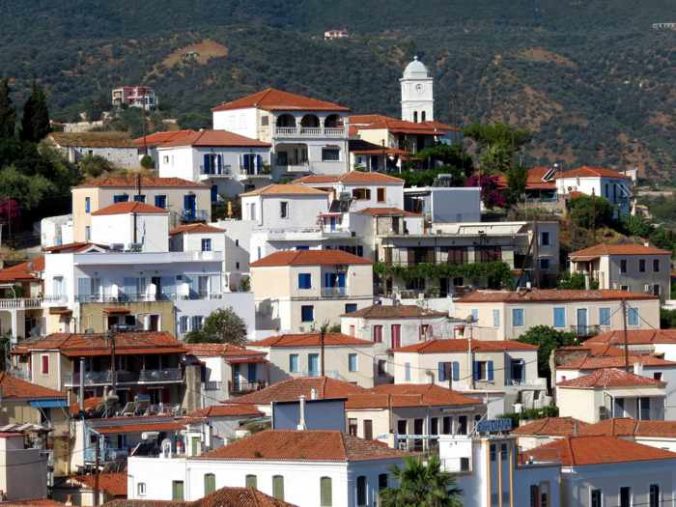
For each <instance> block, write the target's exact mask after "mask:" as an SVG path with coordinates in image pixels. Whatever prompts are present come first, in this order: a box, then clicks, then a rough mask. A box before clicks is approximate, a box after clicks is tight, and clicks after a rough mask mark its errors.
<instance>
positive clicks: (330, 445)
mask: <svg viewBox="0 0 676 507" xmlns="http://www.w3.org/2000/svg"><path fill="white" fill-rule="evenodd" d="M408 455H410V454H409V453H405V452H402V451H398V450H395V449H390V448H389V447H388V446H387V444H385V443H383V442H378V441H376V440H364V439H361V438H357V437H353V436H351V435H346V434H345V433H341V432H340V431H330V430H304V431H293V430H266V431H261V432H260V433H255V434H253V435H251V436H250V437H247V438H244V439H242V440H238V441H236V442H234V443H232V444H229V445H226V446H223V447H219V448H218V449H215V450H213V451H211V452H207V453H206V454H203V455H202V456H200V457H199V458H198V459H208V460H213V459H216V460H247V461H250V460H255V461H259V460H265V461H338V462H351V461H370V460H380V459H396V458H403V457H404V456H408Z"/></svg>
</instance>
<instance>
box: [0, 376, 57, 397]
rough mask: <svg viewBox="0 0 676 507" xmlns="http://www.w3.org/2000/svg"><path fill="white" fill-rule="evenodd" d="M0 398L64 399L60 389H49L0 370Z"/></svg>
mask: <svg viewBox="0 0 676 507" xmlns="http://www.w3.org/2000/svg"><path fill="white" fill-rule="evenodd" d="M0 398H2V399H6V400H10V399H11V400H38V399H64V400H65V399H66V394H65V393H62V392H61V391H56V390H54V389H49V388H47V387H43V386H40V385H37V384H33V383H32V382H27V381H25V380H21V379H19V378H16V377H14V376H12V375H10V374H9V373H6V372H0Z"/></svg>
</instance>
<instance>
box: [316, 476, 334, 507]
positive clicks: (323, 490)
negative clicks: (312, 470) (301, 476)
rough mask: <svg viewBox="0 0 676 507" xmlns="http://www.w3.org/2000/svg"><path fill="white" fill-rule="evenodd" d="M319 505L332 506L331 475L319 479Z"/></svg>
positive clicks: (323, 506)
mask: <svg viewBox="0 0 676 507" xmlns="http://www.w3.org/2000/svg"><path fill="white" fill-rule="evenodd" d="M319 505H320V506H321V507H331V506H332V505H333V492H332V490H331V477H322V478H321V479H319Z"/></svg>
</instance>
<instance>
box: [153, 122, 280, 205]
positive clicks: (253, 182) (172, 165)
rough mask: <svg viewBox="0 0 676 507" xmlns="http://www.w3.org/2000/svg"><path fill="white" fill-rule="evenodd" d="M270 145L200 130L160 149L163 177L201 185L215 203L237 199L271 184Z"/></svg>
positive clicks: (234, 135)
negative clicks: (219, 199)
mask: <svg viewBox="0 0 676 507" xmlns="http://www.w3.org/2000/svg"><path fill="white" fill-rule="evenodd" d="M270 148H271V145H270V143H266V142H263V141H259V140H257V139H250V138H248V137H244V136H242V135H239V134H235V133H233V132H227V131H225V130H200V131H199V132H194V133H192V134H188V135H184V136H179V137H177V138H176V139H174V140H172V141H167V142H165V143H163V144H161V145H159V146H158V147H157V158H158V169H159V175H160V176H161V177H176V178H182V179H185V180H191V181H199V182H202V183H205V184H207V185H209V187H210V188H211V200H212V202H216V201H217V200H218V196H225V197H234V196H236V195H238V194H239V193H241V192H243V191H245V190H249V189H252V188H254V187H257V186H260V185H261V184H267V183H268V182H269V180H270Z"/></svg>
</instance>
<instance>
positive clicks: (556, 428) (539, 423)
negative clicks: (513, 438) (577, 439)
mask: <svg viewBox="0 0 676 507" xmlns="http://www.w3.org/2000/svg"><path fill="white" fill-rule="evenodd" d="M587 426H589V425H588V424H587V423H586V422H583V421H578V420H577V419H575V418H574V417H545V418H544V419H536V420H535V421H531V422H528V423H527V424H524V425H523V426H519V427H518V428H516V429H515V430H513V431H512V435H518V436H530V435H542V436H552V437H568V436H576V435H579V434H581V430H582V429H583V428H585V427H587Z"/></svg>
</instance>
